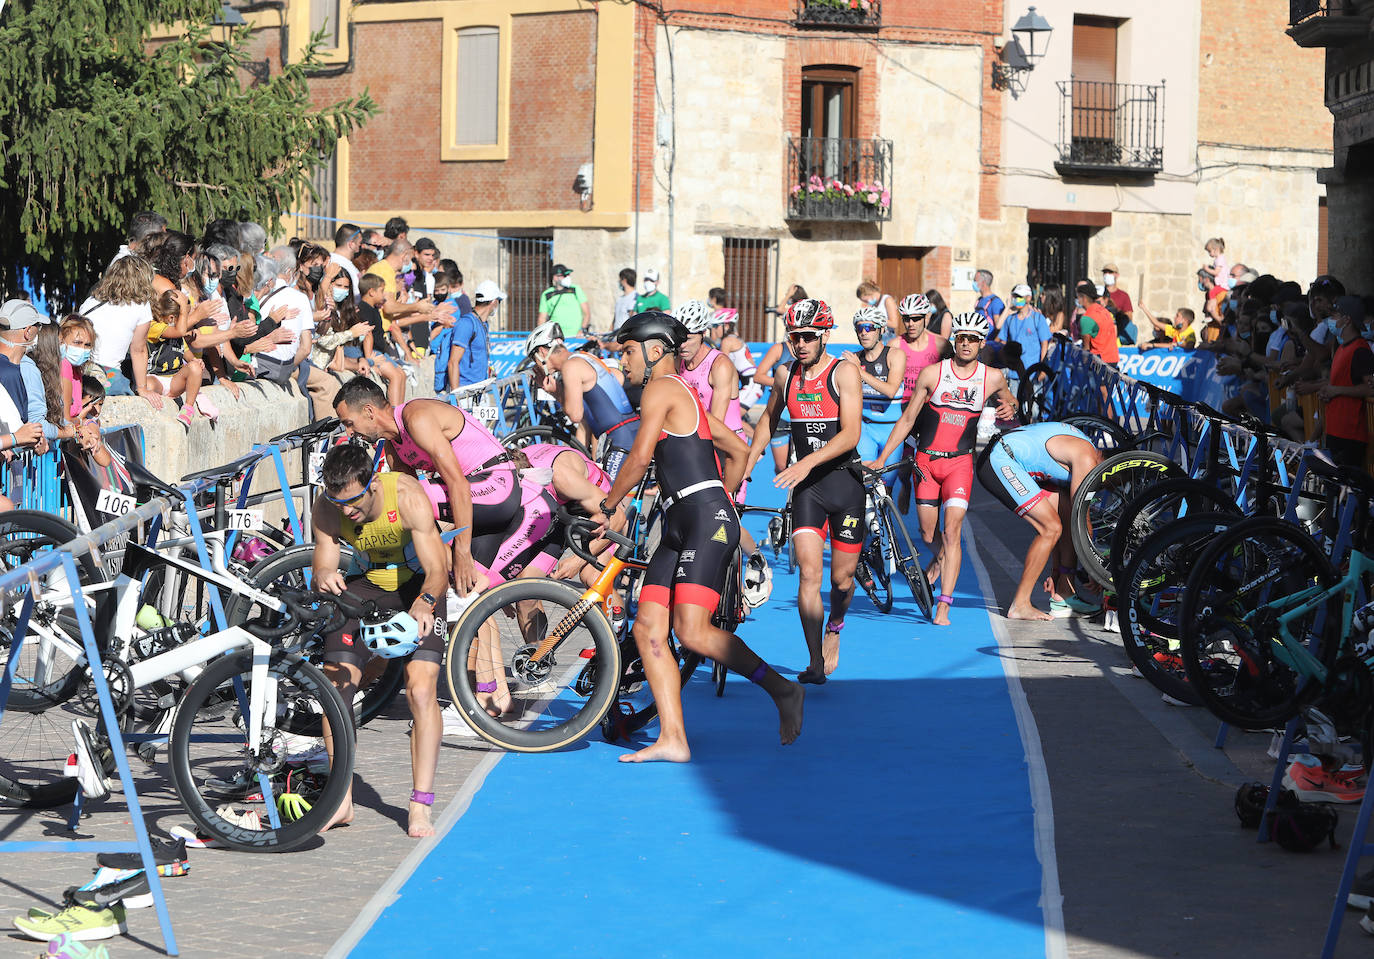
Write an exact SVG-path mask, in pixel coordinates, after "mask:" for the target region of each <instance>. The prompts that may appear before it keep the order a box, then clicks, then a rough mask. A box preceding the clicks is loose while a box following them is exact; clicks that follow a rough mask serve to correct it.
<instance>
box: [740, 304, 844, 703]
mask: <svg viewBox="0 0 1374 959" xmlns="http://www.w3.org/2000/svg"><path fill="white" fill-rule="evenodd" d="M784 323H785V325H786V328H787V337H788V340H789V342H790V343H791V345H792V352H793V353H794V354H795V355H796V357H797V359H796V362H794V363H793V364H792V367H791V369H790V370H789V371H788V372H787V376H786V379H785V380H783V385H782V388H780V389H779V388H776V387H775V388H774V390H773V392H772V395H770V396H769V398H768V411H767V412H766V413H765V414H764V416H763V419H761V420H760V421H759V425H758V426H757V427H756V428H755V430H754V440H753V443H752V444H751V445H750V449H749V469H752V468H753V466H754V464H755V463H757V462H758V460H759V457H761V456H762V455H763V451H764V450H766V449H767V448H768V443H769V440H770V439H771V438H772V435H773V431H774V430H775V429H777V426H778V421H779V420H780V419H781V418H782V415H783V411H784V410H786V411H787V416H788V418H789V419H790V420H791V422H792V445H793V447H794V448H795V451H796V456H797V462H796V463H795V464H793V465H792V466H789V467H787V468H786V469H784V470H783V471H782V472H780V473H779V474H778V476H777V478H776V479H775V480H774V481H773V482H774V484H775V485H776V486H778V487H780V488H782V489H790V490H791V491H792V549H793V551H794V553H795V555H796V558H797V568H798V571H799V573H800V580H801V582H800V585H799V586H798V588H797V611H798V613H799V614H800V615H801V622H802V632H803V633H804V634H805V636H806V648H807V650H808V652H809V653H810V654H811V662H810V665H808V666H807V668H806V670H805V671H803V672H802V674H801V675H800V676H798V677H797V680H798V681H799V682H803V683H816V684H820V683H824V682H825V679H826V677H827V676H828V675H830V674H831V673H833V672H834V671H835V667H836V666H837V665H838V664H839V659H840V630H841V629H842V628H843V627H844V617H845V613H846V612H847V611H848V610H849V603H850V600H852V599H853V598H854V570H855V569H856V568H857V567H858V565H859V551H860V550H861V549H862V548H863V540H864V533H865V531H866V527H865V525H864V486H863V483H862V482H861V481H860V479H859V476H858V474H857V473H856V472H855V471H854V470H853V469H852V467H853V465H854V464H855V463H857V462H858V460H857V458H856V457H855V455H854V447H855V446H856V445H857V444H858V442H859V435H860V425H861V424H860V416H861V409H862V405H863V399H862V396H863V394H862V390H861V388H860V381H859V368H858V366H857V365H856V364H854V363H845V362H842V361H841V360H839V359H837V358H836V357H833V356H831V355H830V354H828V353H826V351H825V345H826V342H827V341H828V340H829V338H830V331H831V329H833V328H834V326H835V318H834V316H832V315H831V313H830V307H829V306H827V305H826V304H825V303H824V302H823V301H821V300H809V299H808V300H799V301H797V302H796V303H793V304H792V305H791V306H790V307H788V309H787V316H786V317H785V318H784ZM827 535H829V537H830V547H831V555H830V618H829V620H828V621H826V622H825V630H824V633H822V630H821V623H822V621H823V619H824V617H825V604H824V603H823V602H822V601H821V573H822V566H823V560H824V553H825V539H826V536H827Z"/></svg>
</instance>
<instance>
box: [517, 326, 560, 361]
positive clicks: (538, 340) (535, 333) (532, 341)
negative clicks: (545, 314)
mask: <svg viewBox="0 0 1374 959" xmlns="http://www.w3.org/2000/svg"><path fill="white" fill-rule="evenodd" d="M562 340H563V328H562V327H561V326H559V325H558V323H557V322H556V321H554V320H549V322H547V323H544V324H542V325H540V326H536V327H535V328H534V329H533V330H531V331H530V335H529V336H527V337H525V355H526V356H529V355H531V354H532V353H533V352H534V351H535V350H537V349H539V347H541V346H553V345H554V344H555V343H558V342H561V341H562Z"/></svg>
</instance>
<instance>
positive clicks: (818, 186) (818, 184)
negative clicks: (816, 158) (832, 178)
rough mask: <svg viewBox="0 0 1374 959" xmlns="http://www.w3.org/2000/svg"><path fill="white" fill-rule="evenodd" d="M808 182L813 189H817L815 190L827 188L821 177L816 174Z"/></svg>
mask: <svg viewBox="0 0 1374 959" xmlns="http://www.w3.org/2000/svg"><path fill="white" fill-rule="evenodd" d="M807 182H808V183H810V184H811V185H812V186H813V187H815V188H816V189H818V190H819V189H824V188H825V184H824V183H822V182H821V178H820V177H819V176H817V175H816V174H814V173H813V174H811V179H810V180H808V181H807Z"/></svg>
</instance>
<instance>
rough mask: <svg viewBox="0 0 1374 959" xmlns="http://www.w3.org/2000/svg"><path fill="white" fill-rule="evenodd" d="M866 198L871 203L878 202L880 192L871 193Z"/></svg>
mask: <svg viewBox="0 0 1374 959" xmlns="http://www.w3.org/2000/svg"><path fill="white" fill-rule="evenodd" d="M864 199H866V200H867V201H868V202H869V203H877V202H878V194H876V193H869V194H868V196H866V197H864Z"/></svg>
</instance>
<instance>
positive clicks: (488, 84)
mask: <svg viewBox="0 0 1374 959" xmlns="http://www.w3.org/2000/svg"><path fill="white" fill-rule="evenodd" d="M500 59H501V44H500V33H499V31H498V30H497V29H496V28H495V27H467V28H465V29H463V30H459V31H458V122H457V125H456V130H457V143H458V145H459V146H488V145H491V144H494V143H496V142H497V129H496V127H497V117H498V110H497V107H498V102H499V98H500V92H501V79H500V76H501V75H500V69H499V68H500Z"/></svg>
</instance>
